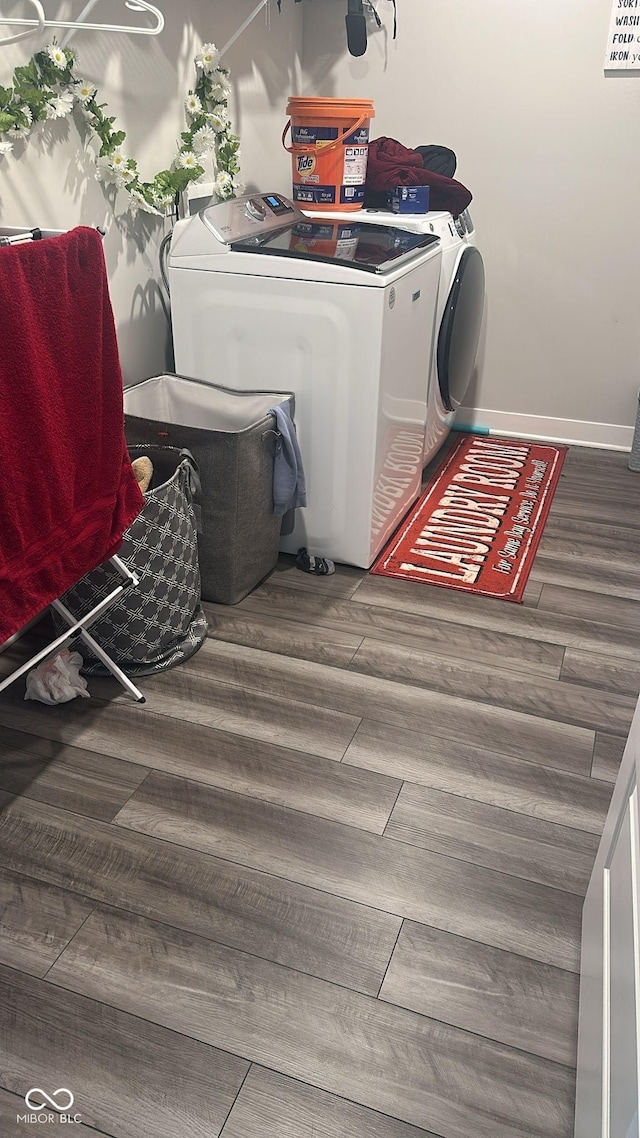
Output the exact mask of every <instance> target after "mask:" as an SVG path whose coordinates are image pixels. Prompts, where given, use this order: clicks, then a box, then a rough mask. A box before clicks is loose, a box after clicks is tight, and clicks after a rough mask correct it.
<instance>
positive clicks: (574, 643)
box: [351, 576, 640, 660]
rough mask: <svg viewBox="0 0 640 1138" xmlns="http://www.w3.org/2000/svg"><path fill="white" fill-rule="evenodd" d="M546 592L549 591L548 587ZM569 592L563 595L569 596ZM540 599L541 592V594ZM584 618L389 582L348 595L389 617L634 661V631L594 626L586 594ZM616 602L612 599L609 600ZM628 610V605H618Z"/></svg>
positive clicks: (637, 653)
mask: <svg viewBox="0 0 640 1138" xmlns="http://www.w3.org/2000/svg"><path fill="white" fill-rule="evenodd" d="M550 587H551V586H550ZM571 591H572V590H569V589H567V590H565V593H569V592H571ZM542 595H543V596H544V590H543V594H542ZM588 597H589V602H588V606H587V612H588V616H586V617H579V616H577V615H575V614H571V615H567V613H565V612H562V611H555V610H554V611H553V612H552V611H550V610H548V609H546V608H542V607H541V603H539V604H538V607H537V608H532V607H531V606H529V605H514V604H508V603H506V602H501V601H495V600H493V599H491V598H489V597H476V596H472V595H471V594H469V593H456V592H455V591H454V590H452V589H441V588H436V587H435V586H434V585H423V584H416V583H415V582H413V581H396V580H393V579H391V578H389V577H371V576H369V577H365V578H364V580H363V582H362V584H361V585H360V586H359V587H358V589H357V590H356V592H355V593H354V595H353V599H352V602H351V603H352V604H353V605H354V606H355V605H359V604H360V603H364V604H367V605H377V606H379V607H381V608H387V609H393V610H394V611H399V612H405V613H414V614H415V615H417V616H421V617H425V618H428V617H432V618H433V619H435V620H446V621H451V622H452V623H455V624H461V625H463V626H465V627H466V626H467V625H468V626H470V627H472V628H476V629H478V628H480V629H484V630H485V631H486V632H487V633H494V632H506V633H509V634H510V635H512V636H522V637H531V638H533V639H534V640H542V641H546V642H547V643H549V644H560V645H562V646H563V647H567V646H568V647H570V648H582V649H584V650H585V651H587V652H604V653H605V654H606V655H609V656H624V657H625V658H626V659H629V660H640V644H639V643H638V634H637V631H636V629H635V628H625V627H624V626H622V625H616V626H614V628H612V626H611V625H610V624H604V623H597V622H596V620H595V619H594V606H593V597H592V594H591V593H589V594H588ZM612 599H613V600H617V599H618V598H612ZM624 603H625V604H634V603H635V602H633V601H628V602H624Z"/></svg>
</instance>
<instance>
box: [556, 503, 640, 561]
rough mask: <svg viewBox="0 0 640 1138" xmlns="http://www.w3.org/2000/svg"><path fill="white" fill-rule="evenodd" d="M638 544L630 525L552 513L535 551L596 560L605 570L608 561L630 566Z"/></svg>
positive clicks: (636, 536) (639, 537) (636, 534)
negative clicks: (612, 523) (585, 520)
mask: <svg viewBox="0 0 640 1138" xmlns="http://www.w3.org/2000/svg"><path fill="white" fill-rule="evenodd" d="M639 546H640V535H638V531H637V529H635V528H633V526H630V525H624V526H614V525H603V524H601V523H598V522H594V521H590V522H589V524H588V525H586V526H585V524H584V522H583V521H576V520H574V519H572V518H560V517H554V516H553V513H552V514H551V515H550V516H549V518H548V520H547V523H546V525H545V527H544V534H543V537H542V541H541V542H540V546H539V552H541V551H542V552H544V553H548V554H551V555H553V556H556V557H560V556H562V557H566V558H567V559H570V558H573V559H574V561H575V562H578V563H579V562H581V561H582V560H583V558H585V559H586V560H587V561H588V562H589V563H590V564H591V563H594V562H598V563H599V564H600V565H601V566H602V569H603V572H606V570H607V568H608V567H609V566H611V565H615V566H616V567H620V568H622V567H623V566H625V567H626V568H628V569H633V568H634V566H635V565H636V564H637V561H638V549H639ZM534 565H535V562H534Z"/></svg>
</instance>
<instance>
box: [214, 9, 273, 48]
mask: <svg viewBox="0 0 640 1138" xmlns="http://www.w3.org/2000/svg"><path fill="white" fill-rule="evenodd" d="M268 3H269V0H260V3H259V4H258V5H257V7H255V8H254V9H253V12H252V13H251V15H250V16H247V18H246V20H245V21H244V23H243V24H241V25H240V27H239V28H238V30H237V32H234V33H233V35H232V36H231V39H229V40H227V42H226V44H225V45H224V47H221V48H220V59H222V56H223V55H224V54H225V52H227V51H228V50H229V48H230V47H233V45H234V43H235V42H236V40H237V39H239V38H240V36H241V35H242V33H243V32H244V31H246V29H247V28H248V27H249V24H250V23H251V22H252V21H253V20H255V18H256V16H257V15H258V13H259V12H261V11H262V9H263V8H266V7H267V4H268Z"/></svg>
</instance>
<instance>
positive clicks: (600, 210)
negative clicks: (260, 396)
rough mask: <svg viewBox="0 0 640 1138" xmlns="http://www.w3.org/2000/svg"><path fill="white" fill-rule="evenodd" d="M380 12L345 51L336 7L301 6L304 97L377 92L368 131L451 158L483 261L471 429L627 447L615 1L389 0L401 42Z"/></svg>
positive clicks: (624, 149) (638, 328)
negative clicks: (481, 334) (483, 311)
mask: <svg viewBox="0 0 640 1138" xmlns="http://www.w3.org/2000/svg"><path fill="white" fill-rule="evenodd" d="M376 5H377V8H378V10H379V12H380V15H381V16H382V17H383V19H384V22H385V29H384V31H383V32H376V31H375V29H374V28H372V29H371V33H370V40H369V47H368V51H367V54H366V55H365V56H363V57H362V58H361V59H353V58H351V57H350V56H349V55H348V54H346V49H345V42H344V39H345V37H344V10H345V3H344V0H305V22H304V44H303V70H304V75H305V78H304V89H305V91H306V92H307V93H309V94H317V95H338V94H339V95H347V96H349V95H354V96H360V97H372V98H373V99H374V100H375V105H376V112H377V117H376V119H375V124H374V126H375V130H374V133H373V137H375V136H376V135H390V136H391V137H394V138H397V139H399V140H400V141H402V142H404V143H405V144H406V145H408V146H417V145H420V144H421V143H434V142H435V143H441V144H443V145H447V146H451V147H452V148H453V149H454V150H455V151H456V152H457V154H458V160H459V161H458V172H457V177H459V178H460V180H461V181H463V182H465V183H466V184H467V185H468V186H469V188H470V189H471V190H472V192H473V194H474V202H473V205H472V207H471V210H472V215H473V218H474V221H475V223H476V226H477V229H478V236H479V244H480V245H481V248H482V251H483V254H484V256H485V261H486V269H487V292H488V295H487V338H486V346H485V352H484V361H483V366H482V369H481V374H480V376H479V377H478V379H477V381H476V382H475V384H474V389H473V391H472V393H471V398H470V399H468V402H469V404H470V406H473V407H475V408H479V409H480V410H479V411H478V412H477V414H476V416H475V420H476V422H480V423H485V424H487V425H491V426H495V427H497V428H499V429H505V430H512V431H515V432H516V433H517V432H518V431H519V430H521V431H526V433H528V434H547V435H551V436H554V437H556V438H573V439H579V440H582V441H586V442H594V443H605V444H609V445H630V441H631V433H632V432H631V424H632V423H633V422H634V421H635V414H636V409H637V398H636V396H637V390H638V386H639V384H640V318H639V317H640V290H639V289H638V285H637V281H638V265H639V264H640V227H639V226H638V225H637V223H636V220H635V215H636V203H637V201H638V200H639V194H640V150H639V149H638V145H637V122H638V117H639V113H640V74H638V75H637V76H634V75H625V74H622V73H618V74H616V75H612V76H608V77H605V76H604V73H603V61H604V52H605V44H606V39H607V31H608V25H609V18H610V14H611V0H398V38H397V40H396V42H395V43H394V42H393V41H392V39H391V26H392V6H391V4H390V3H388V2H387V0H376ZM505 413H507V414H505ZM470 417H471V416H469V415H468V414H465V415H464V416H463V418H464V419H465V420H466V421H468V420H469V418H470ZM549 420H551V422H549ZM569 420H581V421H582V422H580V423H578V424H575V425H572V424H571V423H570V422H568V421H569ZM603 425H604V426H603Z"/></svg>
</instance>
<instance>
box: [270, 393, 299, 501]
mask: <svg viewBox="0 0 640 1138" xmlns="http://www.w3.org/2000/svg"><path fill="white" fill-rule="evenodd" d="M270 414H271V415H274V416H275V420H276V427H277V429H278V433H279V435H280V437H279V439H278V441H277V443H276V451H275V456H274V460H273V512H274V514H275V515H276V517H282V515H283V514H286V513H287V512H288V511H289V510H294V509H297V508H298V506H306V504H307V487H306V482H305V477H304V466H303V463H302V455H301V453H300V445H299V443H298V436H297V434H296V428H295V424H294V422H293V419H292V418H291V404H290V402H289V401H288V400H287V401H286V402H285V403H278V405H277V406H276V407H272V408H271V411H270Z"/></svg>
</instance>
